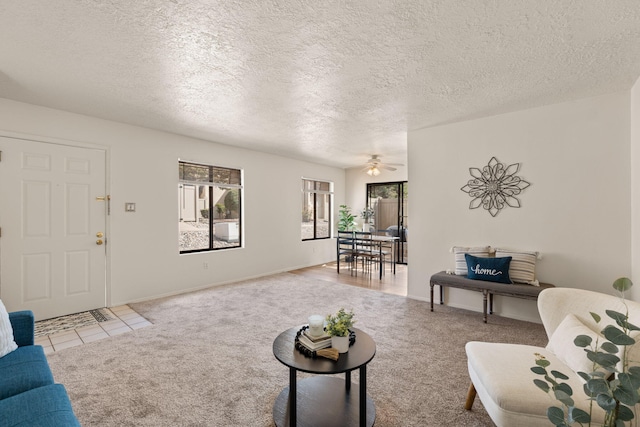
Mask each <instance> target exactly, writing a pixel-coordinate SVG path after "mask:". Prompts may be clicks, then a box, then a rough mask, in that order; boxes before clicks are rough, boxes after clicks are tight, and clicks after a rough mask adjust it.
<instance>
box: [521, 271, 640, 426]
mask: <svg viewBox="0 0 640 427" xmlns="http://www.w3.org/2000/svg"><path fill="white" fill-rule="evenodd" d="M631 286H633V283H632V282H631V280H629V279H628V278H626V277H622V278H620V279H618V280H616V281H615V282H614V283H613V288H614V289H615V290H616V291H618V292H619V293H620V296H621V298H622V299H623V302H624V292H625V291H627V290H629V289H630V288H631ZM625 306H626V304H625ZM605 313H606V314H607V316H609V317H610V318H611V319H613V320H614V321H615V323H616V325H617V326H614V325H607V326H606V327H604V329H602V331H601V334H602V336H603V337H604V339H602V342H600V340H599V339H597V340H596V341H595V342H593V339H592V338H591V337H589V336H587V335H578V336H577V337H576V338H575V339H574V341H573V342H574V344H575V345H576V346H577V347H580V348H583V349H584V351H585V357H587V359H588V360H589V361H591V362H592V368H591V371H592V372H578V375H580V377H582V379H583V380H584V381H585V384H584V392H585V394H586V395H587V396H588V397H589V398H590V399H591V400H592V404H591V405H590V410H589V412H586V411H583V410H581V409H579V408H576V407H575V402H574V400H573V398H572V395H573V390H572V389H571V386H569V384H567V383H565V382H563V381H564V380H567V379H568V378H569V377H567V376H566V375H565V374H563V373H562V372H558V371H556V370H553V369H551V368H550V366H551V362H549V361H548V360H547V359H546V358H545V357H544V356H542V355H540V354H536V362H535V363H536V366H534V367H532V368H531V371H533V372H534V373H535V374H538V375H541V376H542V378H543V379H535V380H534V381H533V382H534V384H535V385H536V386H537V387H538V388H540V389H541V390H542V391H544V392H545V393H548V394H551V395H552V396H553V397H555V399H556V400H558V401H559V402H560V403H561V407H559V406H551V407H549V408H548V409H547V417H548V418H549V421H551V423H552V424H553V425H555V426H557V427H568V426H572V425H574V424H576V423H577V424H578V425H581V426H582V425H589V426H591V415H592V413H591V412H592V408H593V405H595V404H597V405H598V406H599V407H601V408H602V409H603V410H604V411H605V421H604V424H603V427H624V426H627V425H628V424H627V422H630V421H631V420H633V419H634V418H635V415H634V406H635V405H636V404H638V403H640V366H629V362H635V363H637V362H638V361H637V360H634V361H631V360H629V357H628V355H629V348H630V347H631V346H633V345H634V344H635V343H636V340H635V339H634V338H633V337H632V335H633V336H636V334H637V332H636V331H640V328H639V327H638V326H635V325H633V324H631V323H629V312H628V310H626V313H620V312H617V311H614V310H606V311H605ZM591 317H592V318H593V320H594V321H595V322H596V323H598V324H599V323H600V321H601V317H600V316H599V315H598V314H596V313H593V312H592V313H591Z"/></svg>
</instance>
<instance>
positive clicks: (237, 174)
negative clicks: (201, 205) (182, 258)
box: [178, 159, 244, 255]
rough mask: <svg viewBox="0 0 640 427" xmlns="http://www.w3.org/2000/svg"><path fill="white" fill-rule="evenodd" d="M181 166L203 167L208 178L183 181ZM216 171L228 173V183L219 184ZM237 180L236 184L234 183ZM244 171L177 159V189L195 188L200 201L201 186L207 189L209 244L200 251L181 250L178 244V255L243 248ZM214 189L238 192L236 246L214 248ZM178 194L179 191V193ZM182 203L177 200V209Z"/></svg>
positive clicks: (180, 220) (180, 219)
mask: <svg viewBox="0 0 640 427" xmlns="http://www.w3.org/2000/svg"><path fill="white" fill-rule="evenodd" d="M183 165H190V166H196V167H203V168H207V169H208V174H207V175H208V176H207V179H206V180H198V179H195V180H190V179H184V177H183V174H182V171H183V168H182V166H183ZM216 171H223V172H224V171H228V182H220V180H216V178H215V177H216V173H215V172H216ZM236 180H237V183H236V182H234V181H236ZM243 182H244V171H243V170H242V169H239V168H231V167H226V166H217V165H211V164H206V163H201V162H194V161H189V160H182V159H178V189H179V190H180V187H182V186H185V185H194V186H196V192H195V193H196V198H198V199H199V200H202V199H201V198H200V196H201V194H202V193H201V191H200V187H201V186H205V187H207V188H206V189H205V190H204V192H205V193H207V196H208V206H207V209H208V211H209V214H208V226H209V228H208V231H209V244H208V247H207V248H201V249H187V250H182V249H181V248H180V243H179V242H178V251H179V254H180V255H184V254H192V253H199V252H213V251H220V250H230V249H238V248H242V247H244V233H243V231H244V212H243V200H244V184H243ZM214 188H222V189H234V190H238V222H237V223H238V242H237V245H233V246H223V247H215V245H214V241H215V233H214V225H215V223H214V214H213V212H214V208H215V205H214ZM179 194H180V191H179ZM182 203H183V201H182V200H180V197H179V200H178V209H180V206H181V204H182ZM197 215H198V214H197V212H196V218H197ZM180 222H182V218H181V217H180V215H179V220H178V223H180ZM178 238H179V239H180V233H178Z"/></svg>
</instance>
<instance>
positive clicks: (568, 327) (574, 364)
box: [547, 313, 604, 373]
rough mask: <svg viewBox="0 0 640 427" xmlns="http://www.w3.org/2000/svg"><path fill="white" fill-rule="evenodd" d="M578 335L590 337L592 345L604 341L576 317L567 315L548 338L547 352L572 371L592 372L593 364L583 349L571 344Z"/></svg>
mask: <svg viewBox="0 0 640 427" xmlns="http://www.w3.org/2000/svg"><path fill="white" fill-rule="evenodd" d="M578 335H586V336H588V337H590V338H591V339H592V340H593V343H594V344H595V342H596V340H597V341H598V342H600V343H602V342H603V341H604V337H603V336H602V335H600V334H599V333H597V332H595V331H593V330H592V329H590V328H589V327H587V326H586V325H585V324H584V323H582V322H581V321H580V320H579V319H578V318H577V317H576V316H574V315H573V314H571V313H569V314H567V316H566V317H565V318H564V320H563V321H562V322H560V324H559V325H558V328H557V329H556V330H555V331H554V332H553V335H551V338H549V344H547V350H549V351H550V352H552V353H553V354H555V355H556V356H557V357H558V359H560V360H561V361H562V362H563V363H564V364H565V365H567V366H568V367H569V368H571V370H572V371H574V372H587V373H589V372H591V371H592V370H593V362H591V361H590V360H589V359H587V355H586V353H585V352H584V349H583V348H581V347H577V346H576V345H575V344H574V343H573V341H574V340H575V339H576V337H577V336H578Z"/></svg>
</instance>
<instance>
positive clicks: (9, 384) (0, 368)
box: [0, 345, 53, 412]
mask: <svg viewBox="0 0 640 427" xmlns="http://www.w3.org/2000/svg"><path fill="white" fill-rule="evenodd" d="M0 372H1V373H2V374H0V399H6V398H7V397H10V396H14V395H16V394H19V393H22V392H24V391H27V390H30V389H33V388H37V387H42V386H46V385H50V384H53V375H52V374H51V369H49V364H48V363H47V358H46V356H45V355H44V350H43V349H42V347H41V346H39V345H29V346H25V347H18V349H17V350H14V351H12V352H11V353H9V354H7V355H6V356H4V357H2V358H0ZM0 412H2V411H0Z"/></svg>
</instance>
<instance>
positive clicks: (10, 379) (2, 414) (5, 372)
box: [0, 311, 80, 427]
mask: <svg viewBox="0 0 640 427" xmlns="http://www.w3.org/2000/svg"><path fill="white" fill-rule="evenodd" d="M9 320H10V321H11V326H12V327H13V338H14V340H15V342H16V344H17V345H18V348H17V349H16V350H15V351H12V352H11V353H9V354H7V355H6V356H4V357H0V427H16V426H24V427H26V426H29V427H58V426H79V425H80V423H79V422H78V419H77V418H76V416H75V414H74V413H73V409H72V408H71V402H70V401H69V396H68V395H67V391H66V390H65V388H64V386H63V385H62V384H56V383H55V382H54V380H53V375H52V373H51V369H49V364H48V363H47V358H46V356H45V354H44V349H43V348H42V347H41V346H39V345H34V330H35V323H34V317H33V313H32V312H31V311H16V312H13V313H9Z"/></svg>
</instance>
